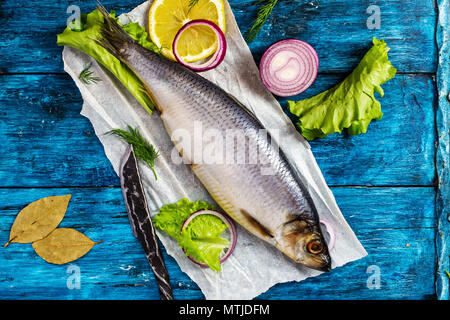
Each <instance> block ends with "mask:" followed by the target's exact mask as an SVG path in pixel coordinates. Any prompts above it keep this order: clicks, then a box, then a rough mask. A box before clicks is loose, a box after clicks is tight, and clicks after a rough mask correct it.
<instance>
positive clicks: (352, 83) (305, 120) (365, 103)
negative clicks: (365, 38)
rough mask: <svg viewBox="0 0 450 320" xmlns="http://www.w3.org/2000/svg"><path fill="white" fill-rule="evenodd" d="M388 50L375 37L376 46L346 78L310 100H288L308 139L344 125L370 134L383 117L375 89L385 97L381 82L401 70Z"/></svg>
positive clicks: (348, 128) (290, 108) (326, 133)
mask: <svg viewBox="0 0 450 320" xmlns="http://www.w3.org/2000/svg"><path fill="white" fill-rule="evenodd" d="M388 51H389V48H388V47H386V43H385V42H384V41H383V40H378V39H376V38H373V46H372V48H371V49H370V50H369V51H368V52H367V53H366V55H365V56H364V57H363V59H362V60H361V62H360V63H359V65H358V66H357V67H356V68H355V69H354V70H353V72H352V73H351V74H350V75H349V76H348V77H347V78H345V80H344V81H342V82H341V83H339V84H337V85H336V86H334V87H333V88H331V89H329V90H327V91H325V92H322V93H320V94H318V95H316V96H314V97H311V98H309V99H305V100H301V101H298V102H295V101H288V107H289V110H290V112H291V113H292V114H294V115H296V116H298V117H299V120H298V123H297V126H298V127H299V128H300V129H301V132H302V135H303V136H304V137H305V138H306V139H308V140H314V139H315V138H325V137H326V136H328V135H329V134H331V133H335V132H339V133H341V132H342V130H343V129H344V128H347V131H348V133H349V134H351V135H357V134H361V133H366V132H367V127H368V125H369V123H370V122H371V121H372V120H373V119H377V120H381V118H382V116H383V113H382V112H381V104H380V102H379V101H378V100H377V99H375V95H374V92H378V93H379V94H380V95H381V97H383V95H384V91H383V89H382V88H381V85H382V84H383V83H385V82H386V81H388V80H390V79H392V78H393V77H394V76H395V73H396V72H397V69H395V68H394V67H393V66H392V64H391V62H390V61H389V60H388V54H387V53H388Z"/></svg>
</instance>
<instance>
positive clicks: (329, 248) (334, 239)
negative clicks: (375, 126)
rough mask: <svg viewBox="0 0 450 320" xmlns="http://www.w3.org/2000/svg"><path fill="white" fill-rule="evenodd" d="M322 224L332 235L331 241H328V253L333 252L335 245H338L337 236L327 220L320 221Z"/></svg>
mask: <svg viewBox="0 0 450 320" xmlns="http://www.w3.org/2000/svg"><path fill="white" fill-rule="evenodd" d="M320 223H322V224H323V225H324V226H325V227H326V230H327V232H328V234H329V235H330V240H329V241H328V251H331V250H332V249H333V248H334V244H335V243H336V235H335V234H334V229H333V227H332V226H331V223H330V222H328V221H327V220H323V219H320ZM322 230H323V229H322Z"/></svg>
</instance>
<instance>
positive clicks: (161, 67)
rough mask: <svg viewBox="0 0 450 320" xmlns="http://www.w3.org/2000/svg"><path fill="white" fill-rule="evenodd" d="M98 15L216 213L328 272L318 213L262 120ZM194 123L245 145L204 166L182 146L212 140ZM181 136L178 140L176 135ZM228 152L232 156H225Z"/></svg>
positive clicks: (112, 47) (110, 45)
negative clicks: (235, 134)
mask: <svg viewBox="0 0 450 320" xmlns="http://www.w3.org/2000/svg"><path fill="white" fill-rule="evenodd" d="M99 10H100V11H101V12H102V13H103V16H104V17H105V20H106V21H107V24H108V27H107V28H104V29H103V30H102V36H103V38H102V39H100V40H99V44H101V45H102V46H103V47H104V48H105V49H107V50H108V51H109V52H111V53H112V54H113V55H114V56H116V57H117V58H118V59H120V60H121V61H122V62H124V63H125V64H126V65H127V66H128V67H129V68H130V69H131V70H133V72H134V73H135V74H136V75H137V76H138V77H139V78H140V79H141V81H142V82H143V83H144V85H145V87H146V90H147V91H148V92H149V95H150V96H151V99H152V101H153V102H154V103H155V105H156V106H157V109H158V111H159V112H160V113H161V118H162V120H163V123H164V126H165V128H166V130H167V132H168V134H169V136H170V137H171V138H172V141H173V142H174V145H175V147H176V148H177V150H178V151H179V153H180V154H181V155H182V157H183V159H184V161H185V162H186V163H189V164H190V165H191V168H192V170H193V172H194V173H195V175H196V176H197V177H198V178H199V180H200V181H201V182H202V184H203V185H204V186H205V188H206V189H207V190H208V192H209V193H210V194H211V196H212V197H213V198H214V200H215V201H216V202H217V203H218V204H219V205H220V206H221V208H222V209H223V210H224V211H225V212H226V213H227V214H228V215H230V216H231V217H232V218H233V219H234V220H235V221H236V222H238V223H239V224H241V225H242V226H243V227H244V228H246V229H247V230H248V231H249V232H251V233H252V234H254V235H256V236H257V237H259V238H261V239H263V240H264V241H266V242H268V243H270V244H272V245H273V246H275V247H276V248H277V249H279V250H280V251H281V252H283V253H284V254H286V255H287V256H288V257H290V258H291V259H293V260H294V261H296V262H297V263H300V264H302V265H305V266H307V267H309V268H313V269H316V270H321V271H329V270H330V269H331V258H330V255H329V252H328V247H327V245H326V242H325V240H324V237H323V234H322V231H321V229H320V223H319V217H318V213H317V210H316V208H315V206H314V204H313V202H312V200H311V197H310V195H309V193H308V191H307V189H306V188H305V186H304V185H303V184H302V183H301V182H300V181H298V179H296V177H295V175H294V173H293V171H292V169H291V167H290V165H289V163H288V162H287V160H286V157H285V156H284V154H283V152H282V151H281V150H279V149H278V148H276V147H275V146H274V145H273V144H272V143H271V138H270V136H269V135H268V134H266V133H265V131H264V128H263V126H262V125H261V123H260V122H259V121H258V120H257V119H256V118H255V117H254V116H253V115H252V114H251V113H249V112H248V111H247V110H246V109H245V108H244V107H243V106H242V105H241V104H240V103H239V102H238V101H236V100H235V99H234V98H233V97H231V96H230V95H228V94H227V93H226V92H225V91H224V90H223V89H221V88H220V87H218V86H216V85H215V84H213V83H211V82H210V81H208V80H207V79H205V78H203V77H201V76H200V75H198V74H196V73H194V72H192V71H190V70H188V69H187V68H185V67H183V66H181V65H180V64H178V63H175V62H172V61H169V60H168V59H165V58H163V57H161V56H159V55H157V54H155V53H153V52H151V51H149V50H147V49H145V48H143V47H141V46H140V45H138V44H137V43H135V42H134V41H133V40H132V39H131V38H130V37H129V36H128V35H127V34H126V33H125V32H124V31H123V30H122V29H121V27H120V26H119V25H118V24H117V23H116V22H115V21H114V20H112V19H110V18H109V17H108V15H107V13H106V10H104V8H102V7H100V8H99ZM199 124H201V127H202V130H203V131H205V132H206V131H208V130H213V131H214V132H217V133H220V135H221V136H222V137H226V136H227V134H229V132H241V133H242V134H243V135H245V145H241V147H242V146H245V147H244V148H243V149H242V148H241V149H242V150H241V149H239V145H238V143H235V141H234V139H230V140H226V142H225V150H226V152H225V154H224V155H223V157H221V158H220V157H219V158H220V159H222V160H223V161H216V162H215V163H207V161H204V159H203V158H202V157H198V154H197V153H196V148H195V147H191V148H189V147H186V135H187V136H188V138H189V139H190V140H191V142H192V145H198V144H200V145H201V150H205V149H208V148H210V149H211V147H212V146H211V145H212V144H213V143H216V142H215V141H211V140H214V139H212V138H211V137H210V139H205V138H204V137H202V136H201V135H200V136H199V135H198V134H196V133H195V130H198V125H199ZM181 131H182V132H184V136H183V137H181V136H182V135H179V134H178V133H180V132H181ZM189 139H188V140H189ZM250 146H251V147H253V148H255V147H256V150H257V151H258V152H257V153H258V157H259V158H258V159H259V161H256V163H255V161H249V159H250V158H251V157H252V156H254V155H253V154H252V152H251V150H255V149H251V148H250ZM230 149H231V155H230V153H228V154H227V151H229V150H230ZM239 152H241V153H240V155H241V158H242V157H243V158H242V159H245V160H246V161H227V160H229V159H230V158H227V156H228V157H230V156H231V157H232V158H234V157H235V156H236V158H234V159H235V160H236V159H239V157H238V156H239V155H238V153H239ZM198 159H201V160H198ZM217 162H218V163H217ZM267 172H269V173H270V174H267Z"/></svg>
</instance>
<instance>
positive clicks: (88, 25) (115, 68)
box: [57, 9, 159, 113]
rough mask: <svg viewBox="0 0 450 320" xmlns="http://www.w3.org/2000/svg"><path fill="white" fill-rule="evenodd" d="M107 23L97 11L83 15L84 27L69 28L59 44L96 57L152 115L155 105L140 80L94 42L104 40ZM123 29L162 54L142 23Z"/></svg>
mask: <svg viewBox="0 0 450 320" xmlns="http://www.w3.org/2000/svg"><path fill="white" fill-rule="evenodd" d="M110 16H111V17H114V18H115V13H114V11H111V13H110ZM116 20H117V18H116ZM103 24H104V18H103V16H102V15H101V14H100V12H99V11H98V10H97V9H96V10H94V11H92V12H91V13H89V14H87V15H86V14H83V15H82V16H81V24H80V25H77V26H76V27H74V26H72V25H69V27H68V28H66V29H65V30H64V31H63V32H62V33H60V34H58V36H57V44H58V45H59V46H69V47H72V48H75V49H77V50H80V51H82V52H84V53H86V54H87V55H89V56H91V57H93V58H94V59H95V60H96V61H97V62H98V63H100V64H101V65H103V66H104V67H105V68H106V69H108V70H109V71H110V72H111V73H113V74H114V75H115V76H116V77H117V79H119V81H120V82H121V83H122V84H123V85H124V86H125V87H126V88H127V89H128V90H129V91H130V93H131V94H132V95H133V96H134V97H135V98H136V100H137V101H138V102H139V103H140V104H141V105H142V106H143V107H144V108H145V109H146V110H147V111H148V112H149V113H152V110H153V109H154V105H153V103H152V101H151V100H150V98H149V96H148V94H147V93H146V91H145V89H144V86H143V84H142V82H141V81H140V80H139V79H138V77H137V76H136V75H135V74H134V73H133V72H132V71H131V70H130V69H129V68H128V67H127V66H126V65H125V64H124V63H122V62H120V61H119V60H118V59H117V58H116V57H114V56H113V55H112V54H110V53H109V52H108V51H107V50H106V49H104V48H103V47H102V46H100V45H99V44H98V43H97V42H95V41H94V39H99V38H100V36H101V35H100V29H101V27H102V25H103ZM122 27H123V29H124V30H125V31H126V32H127V33H128V34H129V35H130V36H131V37H132V38H133V39H134V40H136V41H137V42H138V43H139V44H140V45H141V46H143V47H144V48H147V49H149V50H151V51H153V52H157V53H159V49H158V47H157V46H156V45H155V44H154V43H153V42H152V41H150V40H149V39H148V35H147V32H146V31H145V29H144V28H143V27H141V26H140V25H139V24H138V23H129V24H127V25H124V26H122ZM80 30H81V31H80Z"/></svg>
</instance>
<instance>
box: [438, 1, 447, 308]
mask: <svg viewBox="0 0 450 320" xmlns="http://www.w3.org/2000/svg"><path fill="white" fill-rule="evenodd" d="M438 4H439V21H438V27H437V31H436V32H437V33H436V39H437V43H438V46H439V69H438V73H437V89H438V92H439V106H438V110H437V116H436V123H437V131H438V135H439V140H438V148H437V155H436V169H437V172H438V178H439V189H438V193H437V199H436V201H437V208H436V209H437V211H436V212H437V217H438V224H439V228H438V232H437V235H436V247H437V253H438V270H437V275H436V292H437V296H438V298H439V299H442V300H448V299H449V281H450V279H449V276H448V275H447V274H446V272H445V271H448V272H450V261H449V259H450V248H449V245H450V207H449V206H450V173H449V168H450V151H449V149H450V88H449V86H448V80H449V77H450V57H449V55H450V48H449V44H448V41H449V38H450V32H449V30H448V27H449V21H448V19H449V11H450V9H449V8H450V2H449V1H448V0H440V1H438Z"/></svg>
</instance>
